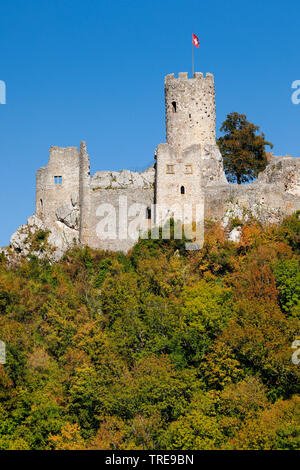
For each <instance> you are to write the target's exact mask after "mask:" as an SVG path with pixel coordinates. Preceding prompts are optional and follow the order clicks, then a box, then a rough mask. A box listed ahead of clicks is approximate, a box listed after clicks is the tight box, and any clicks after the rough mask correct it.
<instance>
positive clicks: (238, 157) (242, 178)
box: [218, 112, 273, 184]
mask: <svg viewBox="0 0 300 470" xmlns="http://www.w3.org/2000/svg"><path fill="white" fill-rule="evenodd" d="M220 130H221V132H223V133H224V135H223V136H222V137H220V138H219V139H218V145H219V148H220V151H221V153H222V155H223V161H224V169H225V172H226V175H227V178H228V180H229V181H230V182H237V183H238V184H241V183H247V182H249V181H252V180H254V179H255V178H256V177H257V175H258V173H259V172H260V171H263V170H264V169H265V168H266V166H267V155H266V152H265V146H266V145H268V146H270V147H271V148H273V145H272V144H271V143H270V142H267V141H266V140H265V135H264V134H263V133H262V134H257V132H258V131H259V127H258V126H255V125H254V124H252V123H251V122H249V121H247V116H245V115H244V114H239V113H236V112H233V113H230V114H228V116H227V118H226V120H225V121H224V122H223V124H222V127H221V129H220Z"/></svg>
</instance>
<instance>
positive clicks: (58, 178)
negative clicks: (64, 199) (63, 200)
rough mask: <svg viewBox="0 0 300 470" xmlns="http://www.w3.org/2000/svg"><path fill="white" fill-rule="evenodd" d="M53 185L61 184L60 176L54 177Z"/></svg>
mask: <svg viewBox="0 0 300 470" xmlns="http://www.w3.org/2000/svg"><path fill="white" fill-rule="evenodd" d="M54 183H55V184H62V176H54Z"/></svg>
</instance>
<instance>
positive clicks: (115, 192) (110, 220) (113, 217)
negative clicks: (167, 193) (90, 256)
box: [89, 167, 155, 252]
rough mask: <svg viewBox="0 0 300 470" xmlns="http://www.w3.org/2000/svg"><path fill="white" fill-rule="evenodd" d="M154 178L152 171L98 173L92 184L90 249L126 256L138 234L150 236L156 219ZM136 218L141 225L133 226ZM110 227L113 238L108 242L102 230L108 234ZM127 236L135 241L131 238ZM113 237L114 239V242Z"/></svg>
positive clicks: (150, 169)
mask: <svg viewBox="0 0 300 470" xmlns="http://www.w3.org/2000/svg"><path fill="white" fill-rule="evenodd" d="M154 174H155V172H154V168H153V167H151V168H149V169H148V170H147V171H146V172H144V173H137V172H131V171H128V170H123V171H121V172H108V171H105V172H104V171H103V172H97V173H95V175H94V176H93V178H92V180H91V211H90V223H89V231H90V238H89V245H90V246H91V247H92V248H99V249H103V250H112V251H124V252H127V251H128V250H129V249H130V248H131V247H132V246H133V245H134V244H135V243H136V241H137V239H138V236H139V234H140V233H142V232H147V230H148V228H150V226H151V218H152V217H153V208H152V205H153V203H154ZM111 209H113V211H111ZM149 211H151V213H150V212H149ZM127 214H128V217H127ZM137 214H140V221H141V223H140V224H139V223H137V225H136V226H133V225H130V224H131V222H132V221H133V219H134V218H135V216H136V215H137ZM124 216H125V217H124ZM124 221H127V222H128V226H127V223H125V224H124V223H123V222H124ZM99 224H100V225H99ZM108 224H110V230H109V231H110V236H109V238H105V237H103V236H102V235H100V234H99V230H101V231H102V232H106V231H108V228H109V227H108ZM128 229H129V232H128ZM130 229H131V230H130ZM128 233H129V235H132V237H130V236H129V237H128V236H127V234H128ZM111 234H114V235H115V238H114V239H113V238H111Z"/></svg>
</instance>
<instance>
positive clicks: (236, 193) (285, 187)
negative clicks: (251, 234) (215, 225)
mask: <svg viewBox="0 0 300 470" xmlns="http://www.w3.org/2000/svg"><path fill="white" fill-rule="evenodd" d="M204 194H205V218H206V219H210V220H219V221H222V223H223V225H225V226H226V225H227V223H228V222H229V220H230V219H232V218H238V219H240V220H241V221H243V222H246V221H247V220H249V218H251V217H253V218H256V219H258V220H259V221H260V222H261V223H263V224H270V223H278V222H280V221H281V220H282V218H283V217H285V216H286V215H289V214H292V213H293V212H295V211H297V210H300V158H291V157H289V158H282V159H277V160H276V161H275V162H271V163H270V164H269V165H268V166H267V168H266V169H265V170H264V171H263V172H262V173H260V174H259V176H258V179H257V180H256V181H255V182H254V183H251V184H243V185H238V184H230V185H222V186H216V187H207V188H205V189H204Z"/></svg>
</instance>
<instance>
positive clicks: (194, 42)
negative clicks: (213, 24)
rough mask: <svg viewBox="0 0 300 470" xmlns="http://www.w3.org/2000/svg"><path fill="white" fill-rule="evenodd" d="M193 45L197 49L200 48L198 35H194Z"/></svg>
mask: <svg viewBox="0 0 300 470" xmlns="http://www.w3.org/2000/svg"><path fill="white" fill-rule="evenodd" d="M193 44H194V46H196V47H199V38H197V36H196V34H194V33H193Z"/></svg>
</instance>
